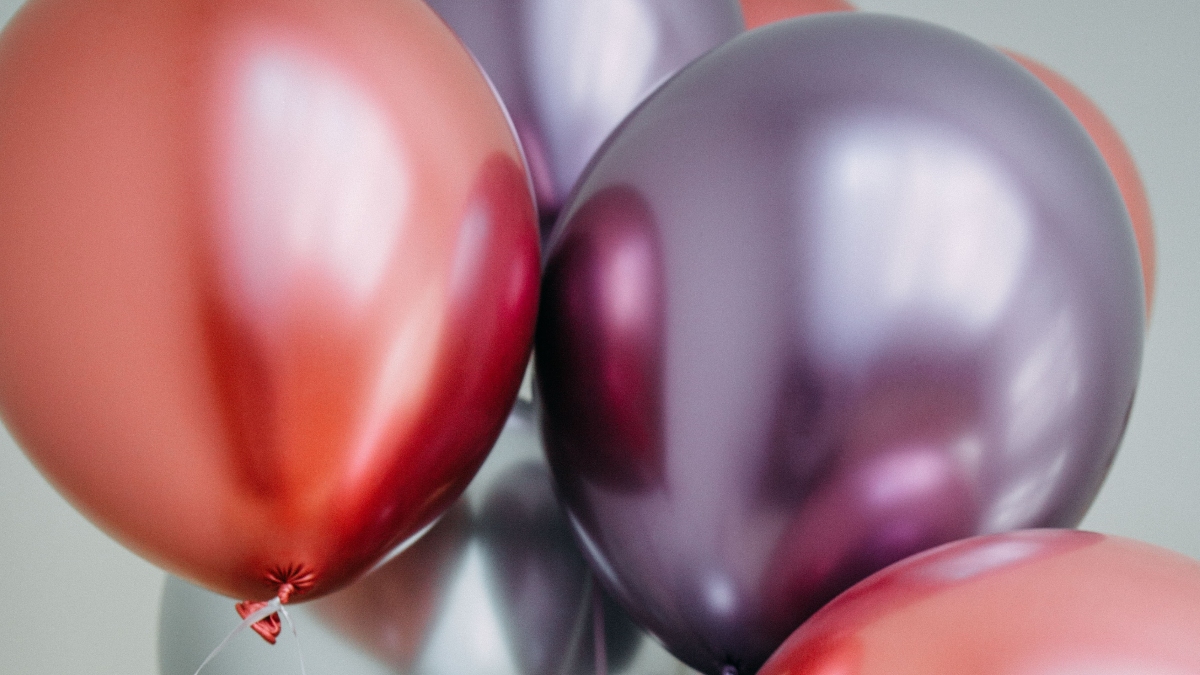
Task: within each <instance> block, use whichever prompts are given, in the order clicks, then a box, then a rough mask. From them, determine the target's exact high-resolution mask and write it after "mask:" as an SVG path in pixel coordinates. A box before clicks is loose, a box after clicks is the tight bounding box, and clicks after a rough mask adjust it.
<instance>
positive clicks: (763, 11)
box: [741, 0, 855, 28]
mask: <svg viewBox="0 0 1200 675" xmlns="http://www.w3.org/2000/svg"><path fill="white" fill-rule="evenodd" d="M741 4H742V15H743V16H745V17H746V28H758V27H759V26H765V25H767V24H769V23H775V22H776V21H782V20H784V19H791V18H792V17H797V16H807V15H809V14H823V13H825V12H853V11H854V9H855V8H854V5H851V4H850V3H848V2H845V0H741Z"/></svg>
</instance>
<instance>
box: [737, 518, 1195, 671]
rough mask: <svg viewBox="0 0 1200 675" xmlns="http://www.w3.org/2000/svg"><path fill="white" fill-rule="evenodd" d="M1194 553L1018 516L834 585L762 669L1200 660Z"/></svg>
mask: <svg viewBox="0 0 1200 675" xmlns="http://www.w3.org/2000/svg"><path fill="white" fill-rule="evenodd" d="M1197 631H1200V563H1197V562H1196V561H1194V560H1191V559H1189V558H1186V557H1184V556H1181V555H1179V554H1177V553H1174V552H1172V551H1168V550H1166V549H1162V548H1158V547H1155V546H1150V545H1149V544H1143V543H1141V542H1136V541H1133V540H1130V539H1122V538H1120V537H1107V536H1103V535H1099V534H1093V533H1091V532H1077V531H1074V530H1031V531H1024V532H1012V533H1008V534H997V535H991V536H987V537H976V538H972V539H967V540H965V541H958V542H955V543H952V544H947V545H945V546H942V547H940V548H937V549H935V550H933V551H928V552H926V553H923V554H921V555H917V556H914V557H912V558H909V559H907V560H904V561H903V562H900V563H897V564H895V565H892V566H891V567H888V568H887V569H885V570H883V571H882V572H879V573H878V574H875V575H874V576H872V577H870V578H868V579H867V580H865V581H863V582H862V583H860V584H858V585H857V586H855V587H854V588H851V589H850V590H848V591H846V592H845V593H843V594H842V595H841V596H839V597H838V598H837V599H835V600H834V601H833V602H831V603H829V605H827V606H826V607H825V608H824V609H822V610H821V611H820V612H818V613H817V614H816V615H815V616H814V617H813V618H812V619H810V620H809V621H808V622H806V623H805V624H804V625H803V626H801V627H800V629H799V630H797V631H796V632H795V633H794V634H793V635H792V636H791V637H790V638H788V640H787V641H786V642H785V643H784V644H783V646H782V647H780V648H779V651H777V652H776V653H775V654H774V655H773V656H772V657H771V659H770V660H769V661H767V663H766V665H765V666H763V669H762V670H761V671H759V673H760V674H761V675H786V674H787V673H790V674H791V675H809V674H811V675H829V674H831V673H837V675H871V674H873V673H878V674H879V675H883V674H887V675H908V674H913V675H915V674H918V673H919V674H920V675H959V674H960V673H972V674H973V675H1064V674H1068V673H1070V674H1075V673H1078V674H1080V675H1082V674H1084V673H1087V674H1088V675H1110V674H1111V675H1116V674H1118V673H1130V674H1132V673H1139V674H1147V675H1149V674H1150V673H1153V674H1155V675H1183V674H1184V673H1196V672H1200V642H1197V640H1196V639H1195V636H1196V635H1197Z"/></svg>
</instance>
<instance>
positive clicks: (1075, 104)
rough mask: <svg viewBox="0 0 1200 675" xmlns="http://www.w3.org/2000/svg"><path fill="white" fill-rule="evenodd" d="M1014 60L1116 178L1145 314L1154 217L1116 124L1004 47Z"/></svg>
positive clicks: (1150, 291) (1150, 298)
mask: <svg viewBox="0 0 1200 675" xmlns="http://www.w3.org/2000/svg"><path fill="white" fill-rule="evenodd" d="M1004 53H1005V54H1008V55H1009V56H1010V57H1012V58H1013V60H1015V61H1016V62H1017V63H1019V64H1021V65H1022V66H1025V68H1027V69H1028V70H1029V72H1031V73H1033V74H1034V75H1035V76H1037V78H1038V79H1039V80H1041V81H1042V84H1044V85H1046V86H1047V87H1050V90H1051V91H1053V92H1054V93H1055V94H1057V95H1058V98H1059V99H1061V100H1062V102H1063V103H1065V104H1067V107H1068V108H1070V109H1071V112H1072V113H1074V114H1075V117H1076V118H1077V119H1078V120H1079V122H1080V124H1082V125H1083V128H1084V129H1087V132H1088V135H1089V136H1091V137H1092V140H1093V141H1095V143H1096V147H1097V148H1099V149H1100V154H1101V155H1103V156H1104V161H1105V162H1106V163H1107V164H1108V168H1109V170H1111V171H1112V174H1113V177H1114V178H1116V180H1117V187H1118V188H1120V190H1121V197H1122V198H1123V199H1124V200H1125V208H1127V209H1128V210H1129V219H1130V220H1131V221H1132V223H1133V234H1134V236H1135V237H1136V238H1137V245H1138V255H1139V257H1140V258H1141V261H1142V283H1143V285H1144V286H1145V287H1146V317H1147V319H1148V318H1149V316H1150V312H1151V310H1152V309H1153V308H1154V275H1155V269H1156V259H1157V258H1156V255H1155V251H1154V219H1153V218H1152V217H1151V215H1150V201H1149V200H1148V199H1147V198H1146V188H1145V186H1144V185H1142V177H1141V175H1139V174H1138V169H1137V165H1136V164H1134V162H1133V155H1131V154H1129V148H1128V147H1126V145H1125V141H1123V140H1121V134H1119V133H1117V129H1116V127H1114V126H1113V124H1112V122H1111V121H1109V119H1108V117H1106V116H1105V115H1104V111H1102V110H1100V108H1099V107H1098V106H1097V105H1096V104H1095V103H1093V102H1092V100H1091V99H1090V98H1088V97H1087V95H1086V94H1084V93H1083V92H1082V91H1080V90H1079V89H1078V88H1077V87H1076V86H1075V85H1073V84H1071V82H1070V81H1069V80H1067V78H1065V77H1063V76H1062V75H1059V74H1058V73H1056V72H1054V71H1053V70H1051V69H1049V68H1047V67H1046V66H1044V65H1042V64H1041V63H1038V62H1037V61H1034V60H1033V59H1031V58H1029V57H1028V56H1022V55H1021V54H1017V53H1014V52H1011V51H1007V50H1005V52H1004Z"/></svg>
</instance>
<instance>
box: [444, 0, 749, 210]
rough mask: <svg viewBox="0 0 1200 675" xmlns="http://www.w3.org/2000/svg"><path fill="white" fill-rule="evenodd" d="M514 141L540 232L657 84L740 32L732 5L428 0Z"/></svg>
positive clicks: (717, 1) (714, 1)
mask: <svg viewBox="0 0 1200 675" xmlns="http://www.w3.org/2000/svg"><path fill="white" fill-rule="evenodd" d="M429 5H430V6H431V7H433V9H434V11H436V12H437V13H438V14H440V15H441V16H442V17H443V18H445V20H446V22H447V23H448V24H450V27H451V28H453V29H454V31H455V32H456V33H458V35H459V36H460V37H462V40H463V42H465V43H466V45H467V46H468V47H469V48H470V49H471V51H472V53H474V54H475V57H476V58H477V59H479V62H480V63H481V64H482V65H483V68H484V70H485V71H487V73H488V75H489V76H490V77H491V80H492V82H493V83H494V84H495V86H496V90H497V91H498V92H499V94H500V97H501V98H502V99H503V100H504V103H505V105H506V106H507V108H508V112H509V114H510V115H511V116H512V120H513V124H514V125H515V126H516V129H517V133H518V134H519V136H520V138H521V143H522V146H523V148H524V150H525V156H526V158H527V159H528V161H529V167H530V171H531V173H532V175H533V181H534V186H535V188H536V192H537V200H538V207H539V212H540V213H541V217H542V225H543V228H544V229H546V228H549V226H550V225H552V224H553V222H554V217H555V216H556V215H557V213H558V209H559V208H560V207H561V206H562V202H563V200H565V199H566V197H567V194H568V193H569V192H570V191H571V188H572V187H573V186H574V185H575V181H576V180H577V179H578V178H579V174H580V173H581V172H582V171H583V168H584V166H585V165H586V164H587V163H588V161H589V160H590V159H591V158H592V155H593V154H594V153H595V151H596V148H598V147H599V146H600V143H601V142H602V141H603V140H604V138H605V137H606V136H608V134H609V132H611V131H612V130H613V128H615V127H616V126H617V124H618V123H620V121H621V120H622V119H623V118H624V117H625V115H627V114H628V113H629V111H631V110H633V108H634V106H636V105H637V104H638V102H640V101H641V100H642V99H643V98H644V97H645V96H646V95H647V94H649V93H650V92H651V91H652V90H653V89H654V88H655V87H656V86H658V84H659V83H660V82H662V81H663V80H664V79H666V78H667V77H668V76H670V75H671V74H672V73H674V72H675V71H676V70H678V69H679V68H681V67H683V66H684V65H686V64H687V63H688V62H690V61H691V60H692V59H694V58H696V57H697V56H699V55H701V54H703V53H704V52H706V51H708V50H709V49H711V48H713V47H715V46H717V45H719V44H721V43H723V42H725V41H726V40H728V39H729V38H731V37H733V36H734V35H737V34H738V33H739V32H741V31H742V27H743V24H742V19H741V16H740V14H739V12H738V8H737V3H736V1H735V0H688V1H687V2H679V0H431V1H430V2H429Z"/></svg>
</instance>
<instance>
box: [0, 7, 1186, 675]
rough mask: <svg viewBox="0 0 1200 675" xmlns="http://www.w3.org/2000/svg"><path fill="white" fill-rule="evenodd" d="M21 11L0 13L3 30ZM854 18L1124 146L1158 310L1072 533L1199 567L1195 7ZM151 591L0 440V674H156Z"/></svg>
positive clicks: (927, 10)
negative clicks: (1031, 83)
mask: <svg viewBox="0 0 1200 675" xmlns="http://www.w3.org/2000/svg"><path fill="white" fill-rule="evenodd" d="M19 5H20V2H19V0H0V22H3V21H7V18H8V17H9V16H10V15H11V14H12V13H13V12H14V11H15V10H16V8H17V7H18V6H19ZM858 5H859V6H860V7H861V8H862V9H864V10H871V11H882V12H890V13H896V14H904V15H908V16H912V17H916V18H921V19H926V20H929V21H934V22H937V23H940V24H943V25H945V26H948V27H951V28H955V29H957V30H960V31H963V32H965V33H968V34H970V35H972V36H974V37H976V38H978V39H980V40H983V41H985V42H988V43H991V44H995V45H1000V46H1004V47H1007V48H1011V49H1013V50H1016V51H1018V52H1022V53H1024V54H1027V55H1029V56H1032V57H1033V58H1035V59H1038V60H1039V61H1042V62H1043V63H1045V64H1047V65H1049V66H1050V67H1052V68H1054V69H1055V70H1057V71H1058V72H1060V73H1062V74H1064V75H1066V76H1067V78H1068V79H1070V80H1072V81H1073V82H1074V83H1076V84H1077V85H1078V86H1079V87H1080V88H1081V89H1083V90H1084V91H1085V92H1087V93H1088V95H1089V96H1091V97H1092V99H1093V100H1095V101H1096V102H1097V103H1098V104H1099V105H1100V107H1101V108H1103V109H1104V111H1105V112H1106V113H1107V114H1108V115H1109V117H1110V118H1111V119H1112V120H1113V122H1114V123H1115V124H1116V126H1117V128H1118V129H1119V130H1120V131H1121V132H1122V134H1123V135H1124V137H1125V139H1126V141H1127V142H1128V144H1129V146H1130V149H1131V150H1132V152H1133V155H1134V157H1135V159H1136V160H1137V162H1138V166H1139V167H1140V168H1141V170H1142V176H1143V178H1144V180H1145V183H1146V186H1147V189H1148V191H1149V196H1150V203H1151V207H1152V208H1153V211H1154V215H1155V219H1156V227H1157V233H1158V252H1159V268H1158V269H1159V276H1158V291H1157V293H1158V298H1157V301H1156V305H1155V308H1154V319H1153V322H1152V324H1151V327H1150V333H1149V340H1148V342H1147V345H1146V356H1145V361H1144V365H1143V370H1142V381H1141V387H1140V390H1139V393H1138V400H1137V403H1136V405H1135V407H1134V412H1133V416H1132V419H1131V421H1130V425H1129V429H1128V432H1127V434H1126V438H1125V442H1124V445H1123V447H1122V449H1121V451H1120V453H1119V455H1118V459H1117V461H1116V464H1115V466H1114V467H1113V470H1112V473H1111V474H1110V476H1109V478H1108V482H1107V483H1106V484H1105V487H1104V489H1103V490H1102V492H1101V493H1100V497H1099V500H1098V501H1097V503H1096V505H1095V507H1094V508H1093V509H1092V512H1091V513H1090V515H1089V516H1088V518H1087V520H1085V521H1084V527H1087V528H1089V529H1094V530H1098V531H1101V532H1109V533H1114V534H1121V535H1126V536H1131V537H1135V538H1138V539H1142V540H1145V541H1149V542H1152V543H1156V544H1160V545H1163V546H1167V547H1169V548H1172V549H1175V550H1177V551H1180V552H1182V553H1185V554H1188V555H1191V556H1193V557H1197V558H1200V489H1197V486H1200V264H1198V261H1200V186H1198V185H1197V180H1198V177H1200V122H1198V121H1197V116H1198V115H1200V2H1196V1H1195V0H1138V1H1137V2H1131V1H1129V0H859V2H858ZM162 584H163V575H162V573H161V572H159V571H158V570H157V569H155V568H154V567H152V566H151V565H149V564H148V563H145V562H143V561H142V560H140V559H139V558H137V557H135V556H134V555H133V554H131V553H128V552H127V551H125V550H124V549H123V548H121V547H120V546H118V545H117V544H115V543H113V542H112V541H111V540H110V539H108V538H107V537H106V536H105V535H103V534H101V533H100V532H99V531H97V530H96V529H95V528H93V527H92V526H91V525H90V524H88V522H87V521H86V520H84V519H83V518H82V517H81V516H80V515H78V514H77V513H76V512H75V511H73V510H72V509H71V508H70V507H69V506H68V505H67V504H66V503H65V502H64V501H62V499H61V498H59V497H58V495H57V494H56V493H55V492H54V491H53V490H52V489H51V488H50V487H49V486H48V485H47V483H46V482H45V480H44V479H42V478H41V476H40V475H39V474H38V473H37V472H36V471H35V470H34V469H33V468H32V467H31V466H30V464H29V462H28V461H27V460H26V459H25V458H24V456H23V455H22V454H21V453H20V451H19V450H17V448H16V447H15V446H14V445H13V442H12V440H11V439H10V438H8V437H7V435H3V434H0V674H7V673H13V674H17V673H20V674H22V675H43V674H45V675H65V674H68V673H91V674H96V675H108V674H112V675H116V674H121V675H151V674H152V673H155V672H156V668H157V666H156V656H155V649H156V639H157V638H156V630H157V623H158V601H159V597H160V593H161V589H162ZM314 675H330V674H328V673H314Z"/></svg>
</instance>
